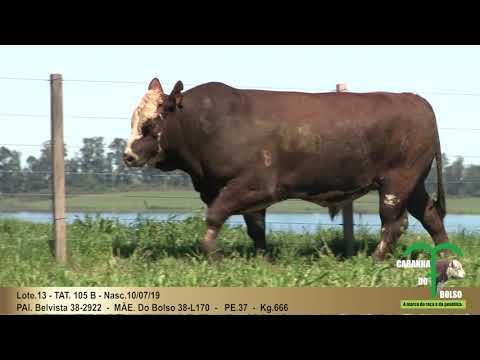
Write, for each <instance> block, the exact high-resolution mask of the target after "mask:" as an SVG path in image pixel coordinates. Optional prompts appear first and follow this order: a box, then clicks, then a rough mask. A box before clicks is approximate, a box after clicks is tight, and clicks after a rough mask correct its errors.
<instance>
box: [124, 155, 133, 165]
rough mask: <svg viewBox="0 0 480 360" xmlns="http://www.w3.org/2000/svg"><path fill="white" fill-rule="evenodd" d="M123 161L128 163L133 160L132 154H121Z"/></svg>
mask: <svg viewBox="0 0 480 360" xmlns="http://www.w3.org/2000/svg"><path fill="white" fill-rule="evenodd" d="M123 161H124V162H125V163H126V164H127V165H129V164H131V163H133V162H134V161H135V158H134V157H133V156H132V155H129V154H123Z"/></svg>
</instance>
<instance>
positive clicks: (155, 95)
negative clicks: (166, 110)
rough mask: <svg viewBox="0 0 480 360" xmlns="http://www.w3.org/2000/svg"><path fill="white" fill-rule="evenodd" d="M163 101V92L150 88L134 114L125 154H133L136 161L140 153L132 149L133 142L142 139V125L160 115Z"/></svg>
mask: <svg viewBox="0 0 480 360" xmlns="http://www.w3.org/2000/svg"><path fill="white" fill-rule="evenodd" d="M161 103H162V92H161V91H159V90H149V91H148V92H147V93H146V94H145V95H144V96H143V98H142V100H141V101H140V103H139V104H138V106H137V108H136V109H135V111H134V112H133V115H132V132H131V134H130V137H129V138H128V141H127V146H126V148H125V154H127V155H130V156H132V157H133V158H134V159H135V160H136V161H138V160H139V158H138V155H137V154H135V153H134V152H133V150H132V144H133V143H134V142H135V141H137V140H140V139H141V138H142V137H143V136H142V126H143V124H145V122H146V121H148V120H150V119H155V118H156V117H158V116H159V114H158V106H159V105H160V104H161Z"/></svg>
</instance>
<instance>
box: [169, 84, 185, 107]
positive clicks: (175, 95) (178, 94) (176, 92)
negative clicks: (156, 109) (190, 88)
mask: <svg viewBox="0 0 480 360" xmlns="http://www.w3.org/2000/svg"><path fill="white" fill-rule="evenodd" d="M182 90H183V83H182V82H181V81H180V80H179V81H177V83H176V84H175V86H174V87H173V90H172V92H171V94H170V97H171V98H172V99H174V100H175V104H176V105H177V106H178V107H179V108H181V107H182V100H183V95H182Z"/></svg>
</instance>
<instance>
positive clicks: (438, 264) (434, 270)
mask: <svg viewBox="0 0 480 360" xmlns="http://www.w3.org/2000/svg"><path fill="white" fill-rule="evenodd" d="M415 250H422V251H425V252H427V253H429V254H430V260H397V267H399V268H428V267H429V268H430V286H431V292H430V293H431V299H432V300H429V301H424V300H402V301H401V303H400V304H401V308H403V309H414V308H416V309H418V308H422V309H437V308H457V309H459V308H460V309H465V308H466V305H465V300H446V301H443V300H435V298H436V297H437V293H438V291H439V290H440V297H441V298H442V299H443V298H447V299H452V298H454V299H461V297H462V292H461V291H443V290H441V289H442V287H443V285H444V284H445V282H446V281H447V280H449V279H463V278H464V277H465V271H464V270H463V267H462V264H461V263H460V261H458V260H448V259H441V260H437V256H438V254H439V253H440V252H441V251H443V250H450V251H452V252H453V253H455V254H456V255H458V256H463V252H462V250H460V249H459V248H458V247H457V246H455V245H453V244H451V243H443V244H440V245H437V246H435V247H432V246H430V245H428V244H425V243H415V244H411V245H410V246H408V248H407V249H406V250H405V252H404V253H403V256H408V255H409V254H411V253H412V252H413V251H415ZM427 282H428V279H427V278H419V284H423V285H426V284H427Z"/></svg>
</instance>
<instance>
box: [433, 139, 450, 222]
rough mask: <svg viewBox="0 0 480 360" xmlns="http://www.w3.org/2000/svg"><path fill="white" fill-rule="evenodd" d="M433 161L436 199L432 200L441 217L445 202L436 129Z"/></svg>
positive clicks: (445, 208) (444, 213)
mask: <svg viewBox="0 0 480 360" xmlns="http://www.w3.org/2000/svg"><path fill="white" fill-rule="evenodd" d="M435 162H436V163H437V200H435V201H434V205H435V208H436V209H437V211H438V214H439V215H440V217H441V218H442V219H443V218H444V217H445V215H446V214H447V207H446V204H445V190H444V188H443V172H442V151H441V149H440V139H439V137H438V131H437V148H436V149H435Z"/></svg>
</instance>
